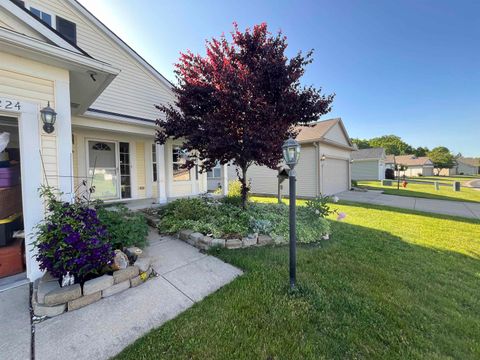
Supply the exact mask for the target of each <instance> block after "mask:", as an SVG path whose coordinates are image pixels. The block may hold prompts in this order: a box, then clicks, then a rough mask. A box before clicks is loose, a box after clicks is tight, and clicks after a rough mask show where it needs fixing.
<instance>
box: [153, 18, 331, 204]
mask: <svg viewBox="0 0 480 360" xmlns="http://www.w3.org/2000/svg"><path fill="white" fill-rule="evenodd" d="M234 26H235V28H234V31H233V32H232V34H231V35H232V40H231V42H229V41H228V40H227V38H226V37H225V36H222V37H221V38H220V39H212V40H210V41H207V43H206V56H205V57H202V56H200V55H195V54H193V53H191V52H190V51H187V52H186V53H182V54H181V57H180V60H179V62H178V63H177V64H176V65H175V66H176V71H175V73H176V76H177V80H178V85H176V86H175V87H174V92H175V94H176V101H175V106H173V105H168V106H158V107H157V108H158V109H159V110H160V111H162V112H163V113H164V114H165V118H164V119H159V120H157V124H158V127H159V128H158V131H157V136H156V140H157V142H159V143H165V141H166V140H167V138H168V137H173V138H175V139H181V140H182V141H183V147H184V149H185V150H186V151H188V152H189V154H191V156H190V158H189V159H188V160H187V162H186V167H187V168H191V167H193V166H194V165H195V164H198V165H199V166H200V170H201V171H205V170H209V169H211V168H212V167H214V166H215V164H216V163H217V162H219V163H220V164H226V163H230V162H232V163H233V164H234V165H236V166H237V167H238V168H239V169H240V171H238V172H237V174H238V177H239V180H240V182H241V184H242V203H243V206H244V207H245V206H246V200H247V194H248V191H249V189H248V186H247V170H248V168H249V167H250V166H251V165H252V164H257V165H266V166H268V167H270V168H276V167H277V166H278V164H279V162H280V160H281V158H282V150H281V147H282V144H283V142H284V140H286V139H287V138H288V137H289V136H292V137H295V136H296V135H297V133H296V132H295V131H294V126H296V125H299V124H307V123H310V122H312V121H314V120H318V118H319V117H320V116H321V115H323V114H326V113H328V112H329V111H330V106H331V103H332V101H333V97H334V95H322V94H321V89H315V88H313V87H304V86H302V85H301V84H300V79H301V78H302V76H303V74H304V72H305V66H306V65H308V64H310V63H311V62H312V52H311V51H310V52H308V53H307V54H306V55H305V56H304V55H302V53H300V52H299V53H298V54H297V55H296V56H295V57H293V58H291V59H288V58H287V56H286V55H285V49H286V48H287V42H286V37H285V36H283V35H282V34H281V32H279V33H277V34H276V35H272V34H271V33H269V32H268V30H267V25H266V24H261V25H256V26H255V27H254V28H253V30H250V29H247V30H246V31H245V32H241V31H239V30H238V27H237V25H236V24H235V25H234Z"/></svg>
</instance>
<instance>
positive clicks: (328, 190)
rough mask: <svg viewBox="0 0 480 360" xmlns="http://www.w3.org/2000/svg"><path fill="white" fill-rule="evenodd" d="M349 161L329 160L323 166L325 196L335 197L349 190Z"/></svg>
mask: <svg viewBox="0 0 480 360" xmlns="http://www.w3.org/2000/svg"><path fill="white" fill-rule="evenodd" d="M348 163H349V162H348V161H347V160H339V159H329V158H327V159H326V160H325V161H324V164H323V174H322V181H323V194H324V195H333V194H337V193H339V192H342V191H346V190H348V188H349V185H348Z"/></svg>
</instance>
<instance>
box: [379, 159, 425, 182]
mask: <svg viewBox="0 0 480 360" xmlns="http://www.w3.org/2000/svg"><path fill="white" fill-rule="evenodd" d="M394 163H396V164H400V165H405V166H407V167H408V168H407V170H406V171H405V172H403V171H402V175H404V174H405V175H406V176H410V177H414V176H433V162H432V160H430V158H428V157H426V156H421V157H416V156H415V155H398V156H394V155H387V158H386V161H385V166H386V167H387V168H388V169H393V168H394Z"/></svg>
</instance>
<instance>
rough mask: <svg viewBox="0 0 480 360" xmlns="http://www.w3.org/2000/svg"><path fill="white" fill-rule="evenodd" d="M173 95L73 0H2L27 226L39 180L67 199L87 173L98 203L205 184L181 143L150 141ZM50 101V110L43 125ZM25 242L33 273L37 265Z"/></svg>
mask: <svg viewBox="0 0 480 360" xmlns="http://www.w3.org/2000/svg"><path fill="white" fill-rule="evenodd" d="M173 100H174V95H173V92H172V84H171V83H170V82H169V81H168V80H167V79H166V78H165V77H163V76H162V75H161V74H160V73H159V72H158V71H156V70H155V69H154V68H153V67H152V66H151V65H150V64H148V63H147V62H146V61H145V60H144V59H143V58H142V57H141V56H140V55H139V54H137V53H136V52H135V51H134V50H133V49H132V48H130V47H129V46H128V45H127V44H125V43H124V42H123V41H122V40H121V39H120V38H119V37H118V36H116V35H115V34H114V33H113V32H112V31H110V30H109V29H108V28H107V27H106V26H105V25H104V24H102V23H101V22H100V21H99V20H98V19H97V18H95V16H94V15H92V14H91V13H90V12H89V11H87V10H86V9H85V8H84V7H83V6H82V5H81V4H79V3H78V2H77V1H75V0H25V1H14V0H1V1H0V133H2V132H9V133H10V134H11V135H10V137H11V139H12V140H11V144H10V145H9V146H16V147H18V150H19V153H20V158H21V160H20V167H21V190H22V200H21V201H22V205H23V222H24V226H25V232H26V233H27V234H31V233H32V229H33V227H34V226H35V225H36V224H37V223H38V222H39V221H40V220H41V219H42V217H43V214H44V209H43V205H42V201H41V199H40V198H39V196H38V193H37V189H38V187H39V186H40V184H45V183H48V184H49V185H51V186H54V187H57V188H58V189H59V190H60V191H62V192H63V193H64V197H65V200H71V199H73V194H74V193H75V191H76V190H77V191H81V188H82V183H83V182H84V180H86V181H87V182H88V184H89V185H91V184H93V185H94V186H95V189H96V190H95V193H94V194H93V196H94V197H96V198H99V199H103V200H105V201H125V202H127V201H132V200H138V199H144V201H145V202H146V203H149V202H151V203H165V202H167V201H168V200H169V199H172V198H176V197H182V196H192V195H197V194H200V193H203V192H206V191H207V177H206V174H202V173H200V172H199V171H198V169H195V168H193V169H191V170H189V171H188V170H185V169H183V168H182V163H183V161H184V156H182V149H181V142H177V141H170V140H169V141H167V143H166V144H165V145H158V144H155V143H154V137H155V126H156V125H155V120H156V119H157V118H159V117H160V116H162V114H161V113H160V112H159V111H158V110H157V109H156V108H155V105H161V104H166V103H172V102H173ZM47 105H49V106H50V107H51V108H53V109H54V111H55V112H56V113H57V115H56V122H55V124H54V125H53V130H52V129H48V127H47V130H48V131H46V130H45V126H44V122H43V120H42V117H41V114H40V111H41V109H43V108H45V107H47ZM27 236H28V235H27ZM29 243H30V241H26V248H27V249H26V250H27V256H26V261H27V265H26V267H27V268H26V275H27V277H28V278H29V279H30V280H33V279H35V278H37V277H38V276H39V275H40V271H39V269H38V267H37V265H36V263H35V262H34V260H33V259H32V257H31V253H30V251H31V250H32V249H31V245H29Z"/></svg>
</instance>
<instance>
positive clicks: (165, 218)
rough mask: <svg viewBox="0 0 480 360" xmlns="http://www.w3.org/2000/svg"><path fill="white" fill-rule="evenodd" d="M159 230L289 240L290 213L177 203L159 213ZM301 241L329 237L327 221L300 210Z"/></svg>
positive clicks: (274, 207) (279, 207)
mask: <svg viewBox="0 0 480 360" xmlns="http://www.w3.org/2000/svg"><path fill="white" fill-rule="evenodd" d="M159 215H160V221H159V225H158V229H159V231H160V232H162V233H168V234H173V233H177V232H178V231H180V230H184V229H191V230H193V231H198V232H201V233H203V234H211V235H213V236H214V237H217V238H232V237H244V236H246V235H248V234H251V233H260V234H268V235H271V236H272V237H278V236H281V237H283V238H284V239H288V234H289V225H288V219H289V213H288V206H286V205H284V204H257V203H250V204H249V206H248V209H247V210H243V209H241V208H240V207H239V206H235V205H232V204H230V203H225V202H218V201H211V200H208V199H182V200H176V201H174V202H172V203H170V204H168V205H167V206H165V208H163V209H162V210H161V211H160V214H159ZM297 232H298V240H299V242H303V243H310V242H314V241H317V240H319V239H320V237H321V236H322V235H325V234H329V233H330V227H329V223H328V221H326V220H325V219H323V218H321V217H319V216H318V215H317V214H315V213H314V212H312V210H311V209H308V208H306V207H299V208H298V210H297Z"/></svg>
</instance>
